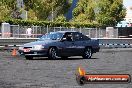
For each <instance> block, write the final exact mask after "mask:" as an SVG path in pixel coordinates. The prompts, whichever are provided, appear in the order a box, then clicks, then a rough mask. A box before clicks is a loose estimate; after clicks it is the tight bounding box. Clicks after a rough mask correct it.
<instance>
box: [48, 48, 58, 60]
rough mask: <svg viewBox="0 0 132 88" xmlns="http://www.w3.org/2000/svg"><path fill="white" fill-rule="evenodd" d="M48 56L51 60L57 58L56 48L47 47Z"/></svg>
mask: <svg viewBox="0 0 132 88" xmlns="http://www.w3.org/2000/svg"><path fill="white" fill-rule="evenodd" d="M48 58H49V59H52V60H55V59H57V58H58V56H57V48H55V47H51V48H50V49H49V53H48Z"/></svg>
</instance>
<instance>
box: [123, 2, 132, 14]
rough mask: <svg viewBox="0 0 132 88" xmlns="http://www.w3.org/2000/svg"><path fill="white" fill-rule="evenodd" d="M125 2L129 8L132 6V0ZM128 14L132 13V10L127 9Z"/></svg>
mask: <svg viewBox="0 0 132 88" xmlns="http://www.w3.org/2000/svg"><path fill="white" fill-rule="evenodd" d="M123 4H124V6H125V7H126V8H129V7H130V6H132V0H123ZM127 13H128V14H132V10H131V11H130V10H127Z"/></svg>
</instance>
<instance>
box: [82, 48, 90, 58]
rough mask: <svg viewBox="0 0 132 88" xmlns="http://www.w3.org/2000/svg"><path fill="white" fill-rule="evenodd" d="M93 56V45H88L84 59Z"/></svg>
mask: <svg viewBox="0 0 132 88" xmlns="http://www.w3.org/2000/svg"><path fill="white" fill-rule="evenodd" d="M91 56H92V48H91V47H86V48H85V50H84V54H83V56H82V57H83V58H84V59H90V58H91Z"/></svg>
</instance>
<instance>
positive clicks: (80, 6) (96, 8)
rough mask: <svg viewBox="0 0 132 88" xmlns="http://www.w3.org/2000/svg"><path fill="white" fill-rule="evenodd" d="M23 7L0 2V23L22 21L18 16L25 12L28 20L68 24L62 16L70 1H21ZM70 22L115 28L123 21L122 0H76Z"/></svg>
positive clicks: (8, 0) (9, 0) (10, 0)
mask: <svg viewBox="0 0 132 88" xmlns="http://www.w3.org/2000/svg"><path fill="white" fill-rule="evenodd" d="M23 2H24V6H23V7H22V8H21V9H20V8H18V7H17V0H0V11H1V12H0V21H1V22H3V21H5V20H10V19H13V20H14V19H20V20H21V19H22V18H21V17H20V14H21V13H22V12H23V11H27V13H28V20H33V21H34V20H35V21H51V20H53V21H54V22H69V21H68V20H66V17H65V16H64V14H65V13H67V12H68V10H69V8H70V6H71V5H72V0H23ZM72 14H73V18H72V19H71V20H70V22H77V23H84V24H85V23H86V24H87V23H93V24H99V25H102V26H103V25H105V26H106V25H107V26H115V25H116V24H117V23H118V22H119V21H121V20H123V18H124V17H125V15H126V9H125V7H124V5H123V0H78V3H77V5H76V8H74V10H73V12H72Z"/></svg>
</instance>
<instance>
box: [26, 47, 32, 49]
mask: <svg viewBox="0 0 132 88" xmlns="http://www.w3.org/2000/svg"><path fill="white" fill-rule="evenodd" d="M31 48H32V47H24V49H31Z"/></svg>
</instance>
